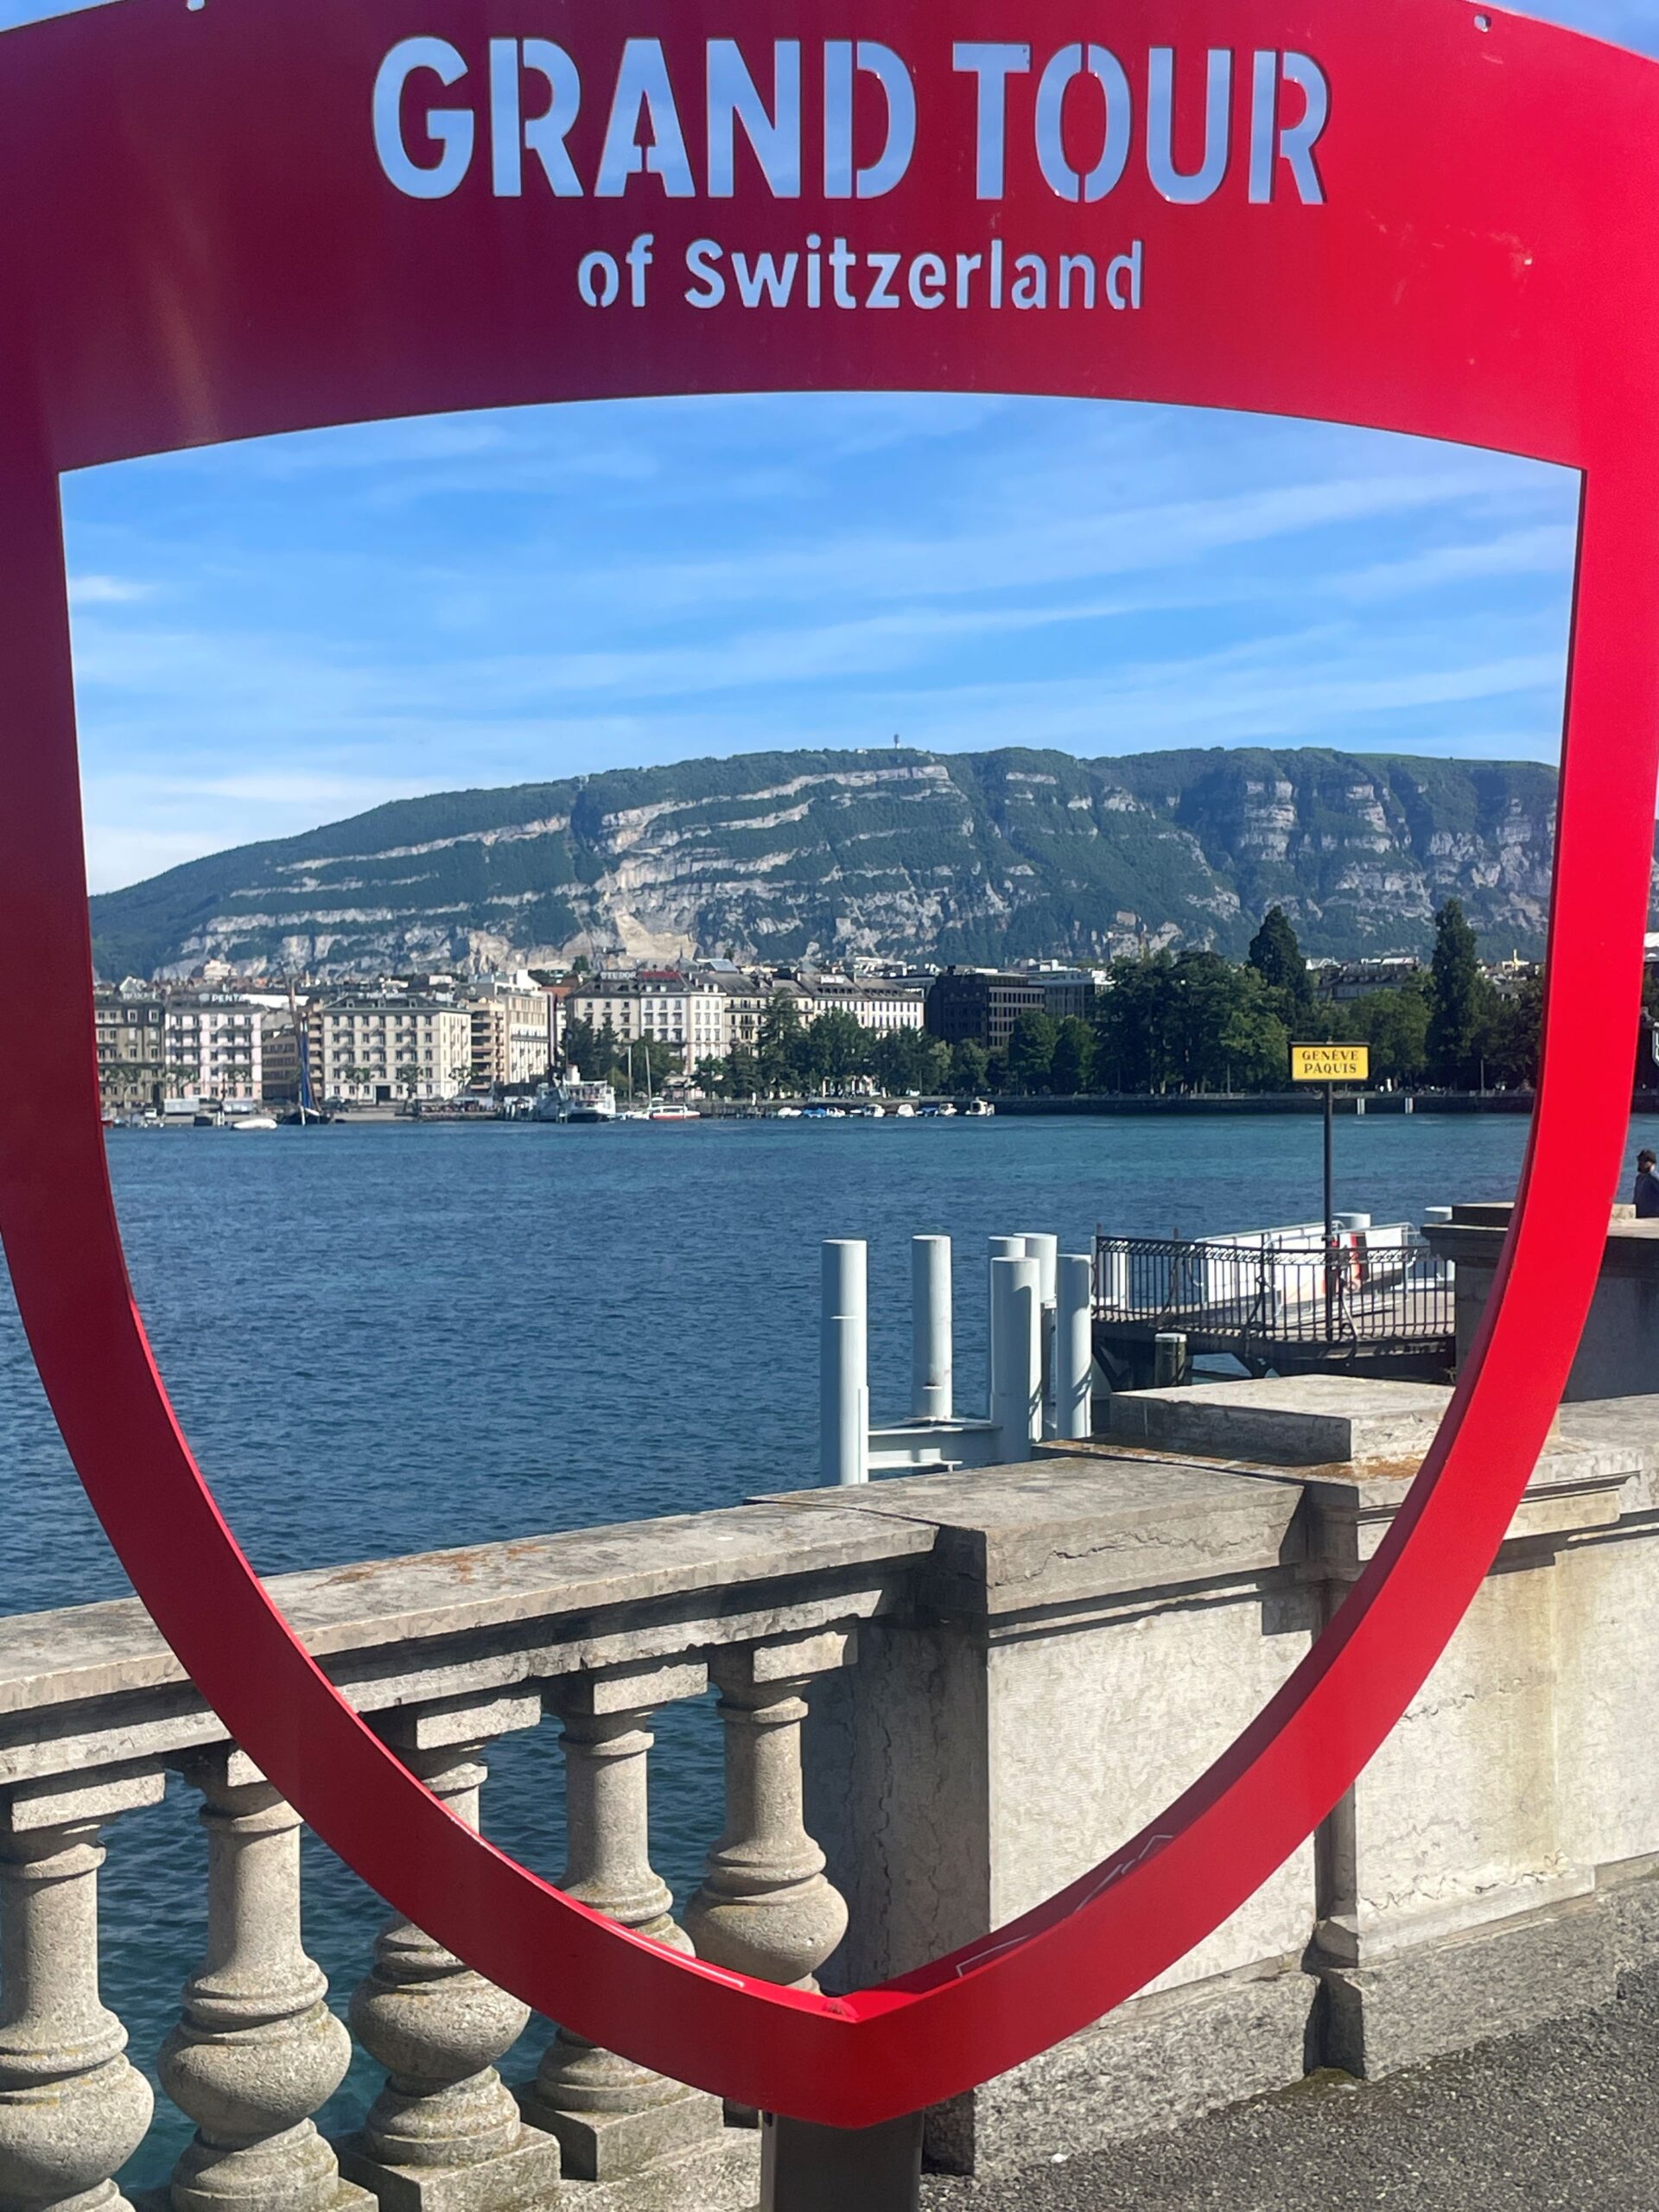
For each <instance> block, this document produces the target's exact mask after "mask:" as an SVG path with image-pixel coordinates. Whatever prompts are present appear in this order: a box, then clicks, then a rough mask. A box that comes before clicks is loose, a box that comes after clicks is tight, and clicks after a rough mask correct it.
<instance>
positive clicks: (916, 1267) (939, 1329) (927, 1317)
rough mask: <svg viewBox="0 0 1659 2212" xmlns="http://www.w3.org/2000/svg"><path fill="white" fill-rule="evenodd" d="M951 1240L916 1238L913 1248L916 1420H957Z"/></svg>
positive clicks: (912, 1401)
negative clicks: (952, 1317) (955, 1416)
mask: <svg viewBox="0 0 1659 2212" xmlns="http://www.w3.org/2000/svg"><path fill="white" fill-rule="evenodd" d="M950 1309H951V1288H950V1238H949V1237H948V1236H913V1237H912V1239H911V1244H910V1310H911V1367H910V1376H911V1386H910V1410H911V1415H912V1419H914V1420H916V1421H950V1420H951V1419H953V1418H954V1395H955V1376H954V1372H953V1369H954V1361H955V1355H954V1350H953V1344H952V1319H951V1310H950Z"/></svg>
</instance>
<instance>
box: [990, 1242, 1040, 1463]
mask: <svg viewBox="0 0 1659 2212" xmlns="http://www.w3.org/2000/svg"><path fill="white" fill-rule="evenodd" d="M1039 1287H1040V1283H1039V1274H1038V1268H1037V1262H1036V1261H1035V1260H1028V1259H1027V1258H1026V1257H1025V1256H1024V1255H1023V1254H1022V1255H1020V1258H1018V1259H1015V1260H993V1261H992V1262H991V1335H992V1338H993V1340H994V1342H995V1346H996V1395H995V1397H994V1398H993V1399H992V1401H991V1420H992V1421H993V1423H994V1424H995V1427H996V1429H997V1432H998V1434H997V1449H998V1451H999V1452H1000V1453H1001V1458H1002V1459H1003V1460H1004V1461H1005V1462H1007V1461H1012V1460H1015V1459H1030V1457H1031V1447H1032V1446H1033V1444H1038V1443H1040V1442H1041V1441H1042V1434H1043V1399H1042V1373H1041V1370H1040V1367H1039V1359H1040V1357H1041V1350H1042V1314H1041V1307H1040V1306H1039V1300H1038V1291H1039Z"/></svg>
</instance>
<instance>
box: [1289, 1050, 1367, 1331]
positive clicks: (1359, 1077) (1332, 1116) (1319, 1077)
mask: <svg viewBox="0 0 1659 2212" xmlns="http://www.w3.org/2000/svg"><path fill="white" fill-rule="evenodd" d="M1370 1078H1371V1048H1370V1046H1369V1045H1293V1046H1291V1048H1290V1079H1291V1081H1292V1082H1293V1083H1317V1084H1323V1085H1324V1088H1325V1342H1326V1344H1332V1343H1333V1342H1334V1341H1335V1338H1336V1332H1337V1209H1336V1192H1335V1180H1334V1173H1333V1162H1332V1131H1333V1128H1334V1126H1335V1122H1336V1097H1337V1085H1338V1084H1339V1083H1369V1082H1370Z"/></svg>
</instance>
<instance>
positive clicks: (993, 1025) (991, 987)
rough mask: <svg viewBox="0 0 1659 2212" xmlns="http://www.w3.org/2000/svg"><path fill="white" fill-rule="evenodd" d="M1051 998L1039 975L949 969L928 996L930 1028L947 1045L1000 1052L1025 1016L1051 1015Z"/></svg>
mask: <svg viewBox="0 0 1659 2212" xmlns="http://www.w3.org/2000/svg"><path fill="white" fill-rule="evenodd" d="M1049 1010H1050V1009H1049V1005H1048V994H1047V992H1046V990H1045V988H1044V987H1043V984H1042V982H1041V980H1040V979H1039V977H1037V976H1027V975H1020V974H1014V973H1008V972H1006V971H1002V970H999V969H995V968H947V969H945V970H944V974H943V975H942V976H936V977H935V978H934V981H933V983H932V985H931V988H930V989H929V991H928V994H927V1020H926V1027H927V1029H928V1033H929V1034H930V1035H931V1036H934V1037H938V1038H942V1039H944V1042H945V1043H946V1044H947V1045H979V1046H982V1047H983V1048H984V1050H985V1051H986V1052H1000V1051H1001V1050H1002V1049H1003V1048H1004V1047H1005V1046H1007V1041H1008V1039H1009V1038H1010V1037H1011V1036H1012V1035H1013V1034H1014V1023H1015V1022H1016V1021H1017V1020H1019V1019H1020V1015H1021V1014H1046V1013H1048V1012H1049Z"/></svg>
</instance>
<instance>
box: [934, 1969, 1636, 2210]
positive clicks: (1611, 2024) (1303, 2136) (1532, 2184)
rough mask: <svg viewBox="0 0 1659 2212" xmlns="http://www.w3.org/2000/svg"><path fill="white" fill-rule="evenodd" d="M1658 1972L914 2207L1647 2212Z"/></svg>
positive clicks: (958, 2187) (960, 2187) (945, 2188)
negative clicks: (1524, 2020)
mask: <svg viewBox="0 0 1659 2212" xmlns="http://www.w3.org/2000/svg"><path fill="white" fill-rule="evenodd" d="M1656 2093H1659V1971H1652V1972H1649V1973H1647V1974H1642V1975H1631V1976H1627V1977H1626V1978H1625V1980H1624V1983H1623V1985H1622V1986H1621V1990H1620V1995H1619V1999H1618V2003H1616V2004H1614V2005H1609V2006H1607V2007H1606V2008H1605V2010H1603V2011H1600V2012H1586V2013H1580V2014H1579V2015H1577V2016H1575V2017H1574V2018H1571V2019H1567V2020H1558V2021H1555V2022H1554V2023H1552V2024H1550V2025H1549V2026H1548V2027H1546V2028H1541V2029H1539V2030H1537V2031H1535V2032H1533V2033H1531V2034H1529V2035H1524V2036H1517V2037H1514V2038H1512V2039H1510V2040H1509V2041H1507V2042H1503V2043H1497V2044H1486V2045H1485V2046H1484V2047H1483V2048H1482V2049H1480V2050H1475V2051H1470V2052H1466V2053H1465V2054H1463V2055H1462V2056H1459V2057H1455V2058H1448V2059H1442V2060H1440V2061H1439V2062H1438V2063H1435V2064H1433V2065H1430V2066H1424V2067H1420V2068H1417V2069H1414V2070H1413V2071H1411V2072H1409V2073H1405V2074H1399V2075H1395V2076H1394V2077H1393V2078H1392V2079H1390V2080H1389V2081H1386V2082H1377V2083H1375V2084H1372V2083H1358V2082H1351V2081H1349V2080H1348V2079H1347V2078H1346V2077H1345V2076H1342V2075H1325V2076H1323V2077H1318V2078H1315V2079H1314V2080H1313V2081H1311V2082H1307V2083H1305V2084H1303V2085H1301V2086H1300V2087H1299V2088H1295V2089H1291V2090H1287V2091H1285V2092H1282V2093H1281V2094H1278V2095H1276V2096H1271V2097H1264V2098H1262V2099H1260V2100H1259V2101H1256V2102H1255V2103H1253V2104H1249V2105H1238V2106H1235V2107H1233V2108H1232V2109H1231V2110H1230V2111H1228V2112H1223V2113H1215V2114H1213V2115H1212V2116H1211V2118H1210V2119H1208V2120H1200V2121H1198V2122H1196V2123H1194V2124H1192V2125H1191V2126H1186V2127H1184V2128H1182V2129H1180V2130H1179V2131H1178V2132H1177V2133H1173V2134H1170V2135H1160V2136H1143V2137H1141V2138H1140V2139H1138V2140H1136V2141H1134V2142H1130V2143H1126V2144H1125V2145H1122V2148H1121V2149H1119V2150H1116V2151H1113V2152H1096V2153H1092V2154H1090V2155H1089V2156H1087V2157H1079V2158H1071V2159H1068V2160H1066V2161H1065V2163H1064V2164H1053V2165H1051V2166H1049V2167H1047V2168H1046V2169H1043V2170H1041V2171H1038V2172H1034V2173H1033V2172H1027V2173H1023V2174H1020V2175H1019V2176H1017V2177H1013V2178H1010V2179H1007V2180H1001V2181H997V2182H982V2183H972V2182H965V2181H951V2180H944V2179H934V2180H931V2181H929V2182H928V2183H926V2184H925V2189H924V2191H923V2202H924V2205H925V2208H926V2212H1212V2208H1213V2212H1359V2208H1363V2207H1369V2206H1372V2205H1378V2206H1383V2207H1384V2208H1386V2212H1659V2126H1656V2124H1655V2123H1656V2110H1655V2106H1656Z"/></svg>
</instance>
